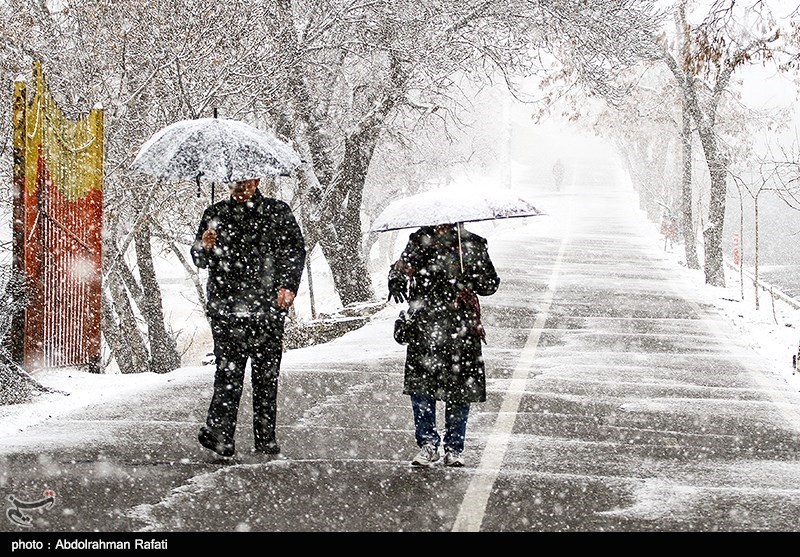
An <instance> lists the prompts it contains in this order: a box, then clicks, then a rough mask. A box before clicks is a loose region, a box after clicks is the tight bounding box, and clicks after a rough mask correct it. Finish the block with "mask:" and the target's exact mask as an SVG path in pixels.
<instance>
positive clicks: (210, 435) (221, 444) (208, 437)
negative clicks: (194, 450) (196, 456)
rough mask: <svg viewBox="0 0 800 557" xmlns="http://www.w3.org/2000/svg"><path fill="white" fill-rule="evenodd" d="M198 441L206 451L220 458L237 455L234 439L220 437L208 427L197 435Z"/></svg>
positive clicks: (203, 428) (201, 429)
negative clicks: (208, 450) (210, 451)
mask: <svg viewBox="0 0 800 557" xmlns="http://www.w3.org/2000/svg"><path fill="white" fill-rule="evenodd" d="M197 440H198V441H200V444H201V445H203V446H204V447H205V448H206V449H210V450H212V451H214V452H215V453H217V454H218V455H220V456H225V457H230V456H233V455H234V453H236V448H235V447H234V443H233V439H231V440H229V441H228V440H225V439H223V438H222V436H218V435H217V434H216V433H214V431H212V430H211V428H209V427H208V426H203V427H201V428H200V433H199V434H198V435H197Z"/></svg>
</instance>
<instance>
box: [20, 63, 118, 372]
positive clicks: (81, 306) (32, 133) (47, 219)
mask: <svg viewBox="0 0 800 557" xmlns="http://www.w3.org/2000/svg"><path fill="white" fill-rule="evenodd" d="M33 72H34V81H35V83H34V84H33V86H32V87H29V86H28V85H27V84H26V83H24V82H21V81H18V82H17V83H16V84H15V87H14V225H13V239H14V248H13V249H14V265H15V268H17V269H20V270H24V271H25V273H26V274H27V276H28V279H29V286H30V288H31V290H30V303H29V304H28V306H27V308H26V309H25V311H24V315H20V316H17V317H16V320H15V324H14V327H13V333H12V334H13V336H14V338H13V339H12V355H13V356H14V359H15V360H16V361H17V362H18V363H20V364H21V365H22V366H23V367H24V368H25V369H26V370H28V371H33V370H36V369H40V368H45V367H61V366H83V365H87V366H90V368H91V369H92V370H93V371H94V370H97V367H98V365H99V362H100V315H101V311H100V309H101V307H100V304H101V288H102V222H103V112H102V109H100V108H95V109H93V110H92V111H91V112H90V114H89V115H88V116H86V117H85V118H79V119H71V118H69V117H67V116H66V115H65V114H64V113H63V112H62V111H61V109H60V108H59V107H58V105H57V104H56V102H55V100H54V99H53V97H52V96H51V94H50V91H49V90H48V89H47V86H46V84H45V80H44V74H43V72H42V67H41V64H39V63H34V69H33Z"/></svg>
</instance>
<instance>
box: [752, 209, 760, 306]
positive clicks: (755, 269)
mask: <svg viewBox="0 0 800 557" xmlns="http://www.w3.org/2000/svg"><path fill="white" fill-rule="evenodd" d="M753 226H754V231H753V232H754V234H755V249H754V252H753V253H754V257H753V289H754V292H753V294H754V295H755V297H754V299H755V302H756V309H759V299H758V194H756V195H755V196H754V197H753Z"/></svg>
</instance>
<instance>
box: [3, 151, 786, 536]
mask: <svg viewBox="0 0 800 557" xmlns="http://www.w3.org/2000/svg"><path fill="white" fill-rule="evenodd" d="M568 182H569V184H570V187H566V188H564V189H563V191H561V192H548V193H547V194H546V195H543V196H542V198H541V199H542V204H543V206H544V207H545V209H546V208H547V205H548V203H549V204H550V205H551V206H552V208H553V209H554V210H553V211H552V212H551V214H550V217H549V220H547V219H545V220H542V221H540V222H524V221H523V220H522V219H520V221H519V222H516V223H513V224H511V223H509V224H508V225H507V226H498V227H496V228H494V229H489V230H488V232H487V233H485V234H484V235H486V236H487V237H488V239H489V250H490V254H491V255H492V258H493V259H494V261H495V264H496V267H497V269H498V273H499V274H500V276H501V279H502V284H501V287H500V289H499V291H498V292H497V293H496V294H495V295H494V296H491V297H487V298H484V299H483V300H482V304H483V318H484V324H485V327H486V330H487V333H488V345H487V346H486V348H485V360H486V366H487V373H488V378H489V379H488V400H487V401H486V402H485V403H481V404H475V405H473V409H472V413H471V417H470V422H469V427H468V433H467V449H466V451H465V457H466V466H465V467H464V468H445V467H444V466H441V465H437V466H434V467H432V468H430V469H418V468H412V467H411V466H410V465H409V461H410V459H411V458H412V457H413V455H414V454H415V452H416V447H415V445H414V443H413V430H412V427H413V424H412V416H411V410H410V405H409V401H408V398H407V397H406V396H404V395H402V394H401V388H402V365H403V356H404V354H403V348H402V347H401V346H399V345H397V344H395V343H394V341H393V340H392V337H391V326H392V321H393V318H394V316H395V315H396V314H397V312H398V311H399V309H400V308H399V307H391V306H390V307H388V308H387V309H386V310H384V311H382V312H380V313H378V314H376V316H375V317H374V318H373V320H372V321H371V322H370V323H369V324H367V325H366V326H365V327H363V328H362V329H359V330H357V331H353V332H351V333H348V334H347V335H345V336H344V337H342V338H340V339H337V340H336V341H334V342H331V343H328V344H325V345H319V346H315V347H310V348H305V349H301V350H296V351H290V352H287V353H286V354H285V358H284V365H283V368H282V376H281V380H280V381H281V382H280V394H279V401H278V404H279V406H278V408H279V418H278V421H279V429H278V434H279V441H280V443H281V447H282V449H283V454H282V455H281V457H279V458H269V457H258V456H254V455H251V454H249V452H248V451H249V448H250V446H252V433H251V431H250V430H251V427H250V414H249V408H250V399H249V388H247V389H246V390H245V395H244V399H243V401H242V408H241V414H240V421H239V429H238V431H237V440H236V442H237V448H238V453H237V455H236V457H235V458H233V459H229V460H225V459H220V458H215V457H214V456H213V454H212V453H210V452H209V451H207V450H205V449H203V448H202V447H200V446H199V445H198V443H197V440H196V434H197V429H198V427H199V426H200V425H201V424H202V423H203V420H204V416H205V411H206V409H207V403H208V400H209V396H210V389H211V383H212V381H213V374H212V373H211V372H210V370H211V368H208V370H209V372H208V373H202V372H198V371H197V370H189V371H185V370H181V371H179V372H175V373H174V374H173V376H172V377H171V378H170V380H169V382H166V381H165V383H164V384H163V385H161V386H159V387H158V388H153V389H148V390H142V391H141V392H140V393H138V394H137V395H136V396H131V397H130V398H128V399H126V400H123V401H121V402H119V403H115V404H103V405H95V406H89V407H86V408H84V409H81V410H79V411H75V412H73V413H71V414H68V415H65V416H59V417H57V418H54V419H52V420H48V421H46V422H43V423H41V424H39V425H36V426H33V427H31V428H29V429H27V430H25V431H24V432H23V433H21V434H20V435H18V436H17V437H15V438H14V439H13V440H10V441H9V440H4V441H3V443H2V448H0V464H1V465H2V467H1V468H0V470H1V471H0V488H2V489H1V490H2V492H3V494H4V499H5V500H8V497H9V496H11V495H16V496H17V498H22V497H28V498H29V499H30V498H31V497H32V496H33V494H39V493H40V492H41V491H42V488H43V486H47V487H49V488H50V489H52V490H53V492H54V495H55V504H54V505H52V506H51V507H50V508H48V509H37V510H36V511H30V513H29V515H30V516H31V518H32V524H31V527H30V528H23V527H20V526H19V525H17V524H15V523H13V521H11V520H5V519H0V531H5V532H11V533H13V534H17V533H25V534H26V535H27V534H31V533H35V532H40V533H43V532H92V531H96V532H109V533H110V532H136V533H137V535H141V536H142V537H147V538H148V539H149V538H151V537H152V538H156V539H157V538H159V533H164V532H208V531H215V532H223V531H224V532H246V531H249V532H468V531H482V532H606V531H619V532H672V531H702V532H713V531H797V529H798V524H800V488H799V487H798V486H800V462H798V460H799V457H800V451H799V449H800V397H799V396H798V393H796V392H794V390H793V389H792V388H791V387H790V386H789V385H788V384H787V383H786V382H785V381H784V380H782V379H781V374H780V373H778V372H777V370H776V369H774V366H773V365H772V363H771V362H767V361H765V360H764V359H763V357H761V356H759V355H758V354H756V353H755V352H754V351H753V350H752V349H750V348H748V346H747V343H744V342H742V339H741V336H740V333H738V332H737V331H736V330H735V329H734V328H733V327H732V325H731V324H730V323H728V322H727V321H726V319H725V318H724V316H722V315H721V314H720V313H719V312H717V311H716V310H715V308H714V306H713V305H712V304H710V303H709V302H708V300H707V299H706V298H704V296H705V294H704V293H703V292H702V291H701V290H700V289H697V288H694V287H693V285H692V283H691V281H690V280H689V279H688V278H687V276H686V275H684V274H682V273H681V272H679V271H678V270H676V269H675V267H674V264H673V263H672V262H671V261H669V260H668V259H667V258H665V257H664V256H663V254H659V253H658V250H657V249H654V247H653V244H652V242H651V241H650V240H649V239H648V238H646V237H643V235H642V234H641V226H642V222H641V219H642V218H643V217H641V215H640V214H639V213H638V206H637V201H636V198H635V196H634V195H633V193H632V191H631V190H630V189H629V188H628V187H627V186H626V185H625V184H624V182H623V181H622V179H621V178H620V175H619V174H618V173H617V171H616V170H615V169H614V168H613V167H611V166H608V167H604V166H603V165H602V164H598V165H596V166H594V167H593V168H592V170H584V171H581V173H580V174H573V175H572V176H570V177H569V180H568ZM481 230H486V229H485V228H481ZM201 371H202V370H201ZM6 506H10V502H9V501H7V502H6Z"/></svg>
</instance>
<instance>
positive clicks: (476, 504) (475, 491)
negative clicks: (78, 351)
mask: <svg viewBox="0 0 800 557" xmlns="http://www.w3.org/2000/svg"><path fill="white" fill-rule="evenodd" d="M568 240H569V237H568V236H565V237H564V239H563V240H562V241H561V247H560V248H559V250H558V257H556V261H555V263H554V265H553V271H552V273H551V274H550V282H549V283H548V285H547V291H546V292H545V295H544V299H543V300H542V306H541V311H540V312H539V313H538V315H537V316H536V320H535V321H534V324H533V329H531V332H530V334H529V335H528V340H527V341H526V342H525V346H524V347H523V348H522V351H521V352H520V355H519V360H517V365H516V367H515V368H514V375H513V376H512V377H511V382H510V383H509V385H508V388H507V389H506V392H505V394H504V395H503V403H502V405H501V406H500V411H499V413H498V414H497V419H496V420H495V422H494V427H493V428H492V431H491V432H490V435H489V441H488V443H486V447H485V448H484V449H483V455H481V461H480V463H479V464H478V469H477V470H476V473H475V474H474V475H473V476H472V480H471V481H470V483H469V486H468V487H467V491H466V493H465V494H464V500H463V501H462V502H461V507H460V508H459V511H458V516H457V517H456V520H455V523H454V524H453V529H452V531H453V532H479V531H480V529H481V524H482V523H483V517H484V515H485V514H486V505H487V503H488V502H489V495H490V494H491V493H492V487H493V486H494V482H495V480H496V479H497V475H498V473H499V472H500V467H501V465H502V464H503V458H504V457H505V454H506V451H507V450H508V443H509V441H510V439H511V432H512V430H513V429H514V422H515V421H516V420H517V411H518V410H519V405H520V402H521V401H522V394H523V393H524V392H525V386H526V383H527V381H528V376H529V375H530V372H531V368H532V367H533V361H534V358H535V356H536V349H537V348H538V346H539V338H540V337H541V334H542V330H543V329H544V324H545V321H546V320H547V316H548V313H549V311H550V305H551V304H552V302H553V295H554V294H555V291H556V283H557V282H558V277H559V274H560V273H561V261H562V259H563V257H564V251H565V250H566V247H567V241H568Z"/></svg>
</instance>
